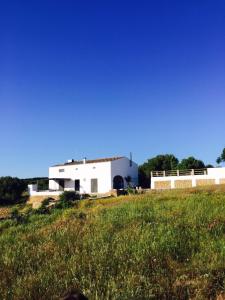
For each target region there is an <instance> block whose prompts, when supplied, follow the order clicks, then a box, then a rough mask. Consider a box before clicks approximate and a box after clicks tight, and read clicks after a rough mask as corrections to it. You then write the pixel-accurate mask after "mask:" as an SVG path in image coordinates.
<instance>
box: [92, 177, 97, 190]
mask: <svg viewBox="0 0 225 300" xmlns="http://www.w3.org/2000/svg"><path fill="white" fill-rule="evenodd" d="M97 192H98V179H97V178H93V179H91V193H97Z"/></svg>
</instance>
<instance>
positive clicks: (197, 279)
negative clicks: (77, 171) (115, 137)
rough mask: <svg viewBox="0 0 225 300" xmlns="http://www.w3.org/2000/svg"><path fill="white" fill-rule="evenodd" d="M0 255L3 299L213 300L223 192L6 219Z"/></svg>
mask: <svg viewBox="0 0 225 300" xmlns="http://www.w3.org/2000/svg"><path fill="white" fill-rule="evenodd" d="M25 209H26V208H25ZM0 249H1V250H0V299H59V298H60V297H61V296H62V295H63V294H64V293H65V292H67V291H68V290H69V289H70V288H72V287H78V288H80V289H81V290H82V291H83V293H84V294H85V295H86V296H87V297H88V298H89V299H91V300H92V299H104V300H108V299H118V300H119V299H122V300H126V299H127V300H128V299H129V300H130V299H140V300H142V299H143V300H144V299H181V300H182V299H198V300H200V299H216V298H217V297H218V295H222V293H223V291H224V288H225V188H224V187H219V188H217V189H216V188H208V189H198V190H193V189H190V190H185V191H184V190H179V191H167V192H151V193H149V194H144V195H137V196H123V197H118V198H112V199H106V200H83V201H80V202H79V204H78V205H76V207H73V208H70V209H66V210H60V209H55V210H53V211H52V213H51V214H48V215H37V214H31V215H30V216H28V217H26V218H24V219H22V220H20V221H16V220H4V221H1V222H0ZM220 297H222V296H220Z"/></svg>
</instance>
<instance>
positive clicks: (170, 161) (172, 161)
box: [139, 154, 179, 187]
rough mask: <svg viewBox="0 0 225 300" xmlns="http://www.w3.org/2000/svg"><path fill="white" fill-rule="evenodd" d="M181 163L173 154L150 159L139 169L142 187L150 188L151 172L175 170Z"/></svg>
mask: <svg viewBox="0 0 225 300" xmlns="http://www.w3.org/2000/svg"><path fill="white" fill-rule="evenodd" d="M178 163H179V161H178V159H177V158H176V157H175V156H174V155H173V154H161V155H157V156H155V157H153V158H151V159H148V160H147V162H145V163H144V164H143V165H141V166H140V167H139V183H140V185H141V186H142V187H149V184H150V174H151V171H163V170H173V169H176V168H177V165H178Z"/></svg>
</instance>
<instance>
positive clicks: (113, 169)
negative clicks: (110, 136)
mask: <svg viewBox="0 0 225 300" xmlns="http://www.w3.org/2000/svg"><path fill="white" fill-rule="evenodd" d="M128 184H130V185H131V186H137V185H138V166H137V164H136V163H135V162H133V161H132V160H131V159H128V158H127V157H111V158H103V159H96V160H88V159H83V160H82V161H74V160H69V161H67V162H66V163H64V164H59V165H55V166H52V167H50V168H49V191H63V190H64V191H65V190H66V191H76V192H78V193H80V194H104V193H109V192H110V191H111V190H112V189H123V188H126V187H127V186H128Z"/></svg>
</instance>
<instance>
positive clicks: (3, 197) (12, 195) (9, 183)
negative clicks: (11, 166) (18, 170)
mask: <svg viewBox="0 0 225 300" xmlns="http://www.w3.org/2000/svg"><path fill="white" fill-rule="evenodd" d="M26 187H27V184H26V182H25V181H24V180H22V179H19V178H16V177H10V176H6V177H0V205H1V204H3V205H5V204H15V203H18V202H20V201H21V199H22V193H23V192H24V191H25V190H26Z"/></svg>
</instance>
